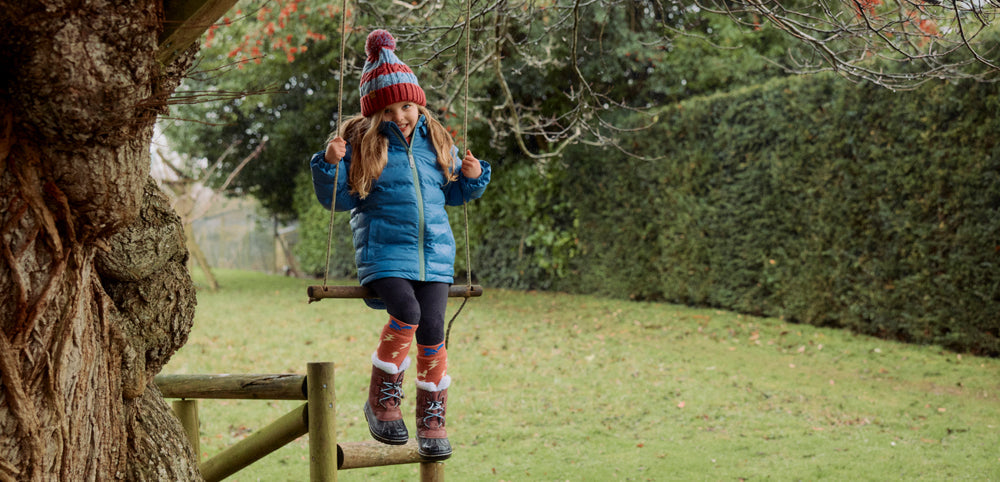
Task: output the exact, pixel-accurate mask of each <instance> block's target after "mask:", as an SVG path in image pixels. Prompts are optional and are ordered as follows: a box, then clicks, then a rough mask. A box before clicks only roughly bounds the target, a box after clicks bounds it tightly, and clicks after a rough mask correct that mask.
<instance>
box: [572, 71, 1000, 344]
mask: <svg viewBox="0 0 1000 482" xmlns="http://www.w3.org/2000/svg"><path fill="white" fill-rule="evenodd" d="M998 108H1000V93H998V89H997V86H995V85H984V84H967V83H965V84H944V83H941V84H934V85H930V86H926V87H924V88H921V89H919V90H917V91H913V92H905V93H892V92H889V91H886V90H884V89H881V88H878V87H874V86H869V85H855V84H850V83H847V82H844V81H842V80H840V79H837V78H835V77H832V76H831V77H810V78H792V79H782V80H777V81H774V82H771V83H768V84H764V85H760V86H755V87H752V88H746V89H741V90H738V91H735V92H732V93H728V94H724V95H715V96H712V97H708V98H700V99H695V100H691V101H687V102H684V103H681V104H678V105H675V106H670V107H668V108H665V109H663V110H662V111H660V112H659V113H658V116H659V122H658V123H657V124H656V127H655V128H654V129H653V130H652V131H651V132H643V133H640V134H638V135H634V136H630V137H626V138H624V139H623V141H624V142H625V143H626V144H627V145H630V146H631V147H632V149H634V150H636V151H639V152H645V153H655V154H658V155H662V156H663V157H662V159H661V160H657V161H634V160H629V159H626V158H624V157H623V156H622V155H620V154H616V152H615V151H613V150H611V149H594V148H583V147H581V148H578V149H576V150H573V151H570V152H568V153H567V154H566V156H567V158H570V159H572V162H568V163H566V164H565V166H566V169H567V170H568V171H571V172H572V182H567V183H565V184H564V185H562V186H561V190H562V192H563V194H564V196H565V199H567V200H568V202H569V203H570V204H572V206H573V207H574V210H575V215H576V219H577V222H578V225H579V229H577V230H576V231H575V233H576V235H577V236H578V237H579V246H578V247H579V251H580V254H579V255H578V256H576V257H574V258H573V259H572V270H571V272H572V276H566V277H563V278H559V282H558V283H555V284H554V287H556V288H558V289H564V290H569V291H578V292H588V293H602V294H607V295H611V296H627V297H631V298H634V299H639V300H668V301H673V302H682V303H690V304H699V305H708V306H717V307H723V308H727V309H734V310H738V311H742V312H748V313H754V314H761V315H769V316H782V317H785V318H786V319H790V320H795V321H801V322H806V323H812V324H819V325H833V326H840V327H846V328H849V329H852V330H855V331H857V332H861V333H867V334H874V335H878V336H882V337H888V338H894V339H901V340H907V341H911V342H917V343H933V344H939V345H942V346H945V347H948V348H951V349H955V350H959V351H970V352H973V353H979V354H989V355H993V356H996V355H998V354H1000V269H998V268H1000V143H998V140H997V134H996V133H997V132H1000V119H998V118H997V117H996V115H995V113H996V112H997V111H998Z"/></svg>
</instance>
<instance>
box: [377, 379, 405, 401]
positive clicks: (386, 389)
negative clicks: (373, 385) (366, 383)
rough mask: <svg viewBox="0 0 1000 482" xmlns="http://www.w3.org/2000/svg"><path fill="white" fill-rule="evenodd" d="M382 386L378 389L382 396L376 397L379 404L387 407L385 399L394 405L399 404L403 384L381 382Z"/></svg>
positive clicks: (401, 397)
mask: <svg viewBox="0 0 1000 482" xmlns="http://www.w3.org/2000/svg"><path fill="white" fill-rule="evenodd" d="M382 385H383V386H382V388H380V389H379V393H381V394H382V397H381V398H379V399H378V403H379V405H382V406H383V407H388V405H386V401H388V402H389V404H392V405H394V406H397V407H398V406H399V404H400V401H401V400H402V399H403V397H404V395H403V384H402V382H382Z"/></svg>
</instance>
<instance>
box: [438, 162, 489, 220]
mask: <svg viewBox="0 0 1000 482" xmlns="http://www.w3.org/2000/svg"><path fill="white" fill-rule="evenodd" d="M451 153H452V157H453V158H454V160H455V163H456V165H455V167H456V169H458V181H456V182H449V183H448V184H446V185H445V204H447V205H449V206H461V205H462V204H465V203H466V202H468V201H472V200H473V199H479V198H480V197H481V196H482V195H483V192H484V191H486V186H487V185H488V184H489V183H490V175H491V174H492V169H491V168H490V163H488V162H486V161H484V160H482V159H480V160H479V165H480V166H482V168H483V173H482V174H480V175H479V177H477V178H475V179H469V178H467V177H465V175H463V174H462V170H461V167H462V160H461V159H460V158H459V157H458V148H457V147H453V148H452V151H451Z"/></svg>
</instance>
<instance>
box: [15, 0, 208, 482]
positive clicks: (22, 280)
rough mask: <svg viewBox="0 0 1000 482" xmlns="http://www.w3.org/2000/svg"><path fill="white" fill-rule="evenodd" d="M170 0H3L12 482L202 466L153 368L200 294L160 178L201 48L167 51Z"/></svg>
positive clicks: (192, 474)
mask: <svg viewBox="0 0 1000 482" xmlns="http://www.w3.org/2000/svg"><path fill="white" fill-rule="evenodd" d="M161 5H162V2H161V1H158V0H136V1H133V2H129V1H118V2H115V1H101V0H96V1H83V2H63V1H60V0H43V1H38V0H32V1H27V2H26V1H22V0H0V22H2V24H0V25H2V26H0V239H2V244H0V327H2V330H3V332H2V335H0V480H19V481H20V480H24V481H42V480H66V481H70V480H73V481H77V480H80V481H84V480H100V481H103V480H118V479H127V480H193V479H198V478H199V477H200V476H199V474H198V469H197V462H196V459H195V457H194V454H193V453H192V451H191V449H190V446H189V445H188V443H187V442H186V439H185V438H184V435H183V431H182V429H181V427H180V425H179V424H178V423H177V421H176V420H175V419H174V418H173V416H172V414H171V413H170V409H169V407H168V406H167V404H166V402H165V401H164V400H163V398H162V396H160V394H159V392H158V391H157V390H156V388H155V386H153V385H152V383H151V381H152V377H153V375H155V374H156V373H157V372H159V371H160V369H161V368H162V366H163V365H164V364H165V363H166V362H167V360H168V359H169V358H170V356H171V355H172V354H173V353H174V352H176V350H177V349H178V348H180V347H181V346H182V345H183V344H184V342H185V341H186V339H187V336H188V333H189V331H190V329H191V323H192V319H193V315H194V305H195V296H194V289H193V285H192V283H191V279H190V277H189V276H188V273H187V271H186V267H185V261H186V259H187V251H186V249H185V247H184V235H183V229H182V227H181V223H180V218H178V217H177V215H176V214H175V213H174V212H173V211H172V210H171V209H170V207H169V204H168V203H167V200H166V198H165V196H164V195H163V193H161V192H160V191H159V189H158V188H157V187H156V185H155V183H153V182H152V180H151V179H150V178H149V144H150V139H151V137H152V130H153V123H154V121H155V119H156V116H157V115H158V114H159V113H160V112H161V111H162V110H163V108H164V106H165V105H166V98H167V96H169V94H170V93H171V92H172V91H173V89H174V88H176V86H177V84H178V83H179V79H180V74H181V73H183V72H184V71H185V70H186V68H187V67H188V65H190V61H191V58H192V57H193V50H191V51H188V52H187V53H186V54H185V55H182V56H180V57H179V58H178V59H177V60H176V61H173V62H172V63H171V65H170V66H166V67H164V66H162V65H160V64H158V63H157V61H156V59H155V55H156V53H157V39H158V35H159V31H160V29H161V28H162V24H163V12H162V7H161Z"/></svg>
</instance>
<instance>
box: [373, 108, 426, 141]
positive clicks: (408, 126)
mask: <svg viewBox="0 0 1000 482" xmlns="http://www.w3.org/2000/svg"><path fill="white" fill-rule="evenodd" d="M419 118H420V111H419V109H417V104H414V103H412V102H396V103H395V104H392V105H390V106H388V107H386V108H385V110H383V111H382V122H395V123H396V126H398V127H399V130H400V131H402V133H403V135H404V136H405V137H406V138H409V137H410V134H413V128H414V127H416V125H417V119H419Z"/></svg>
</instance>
